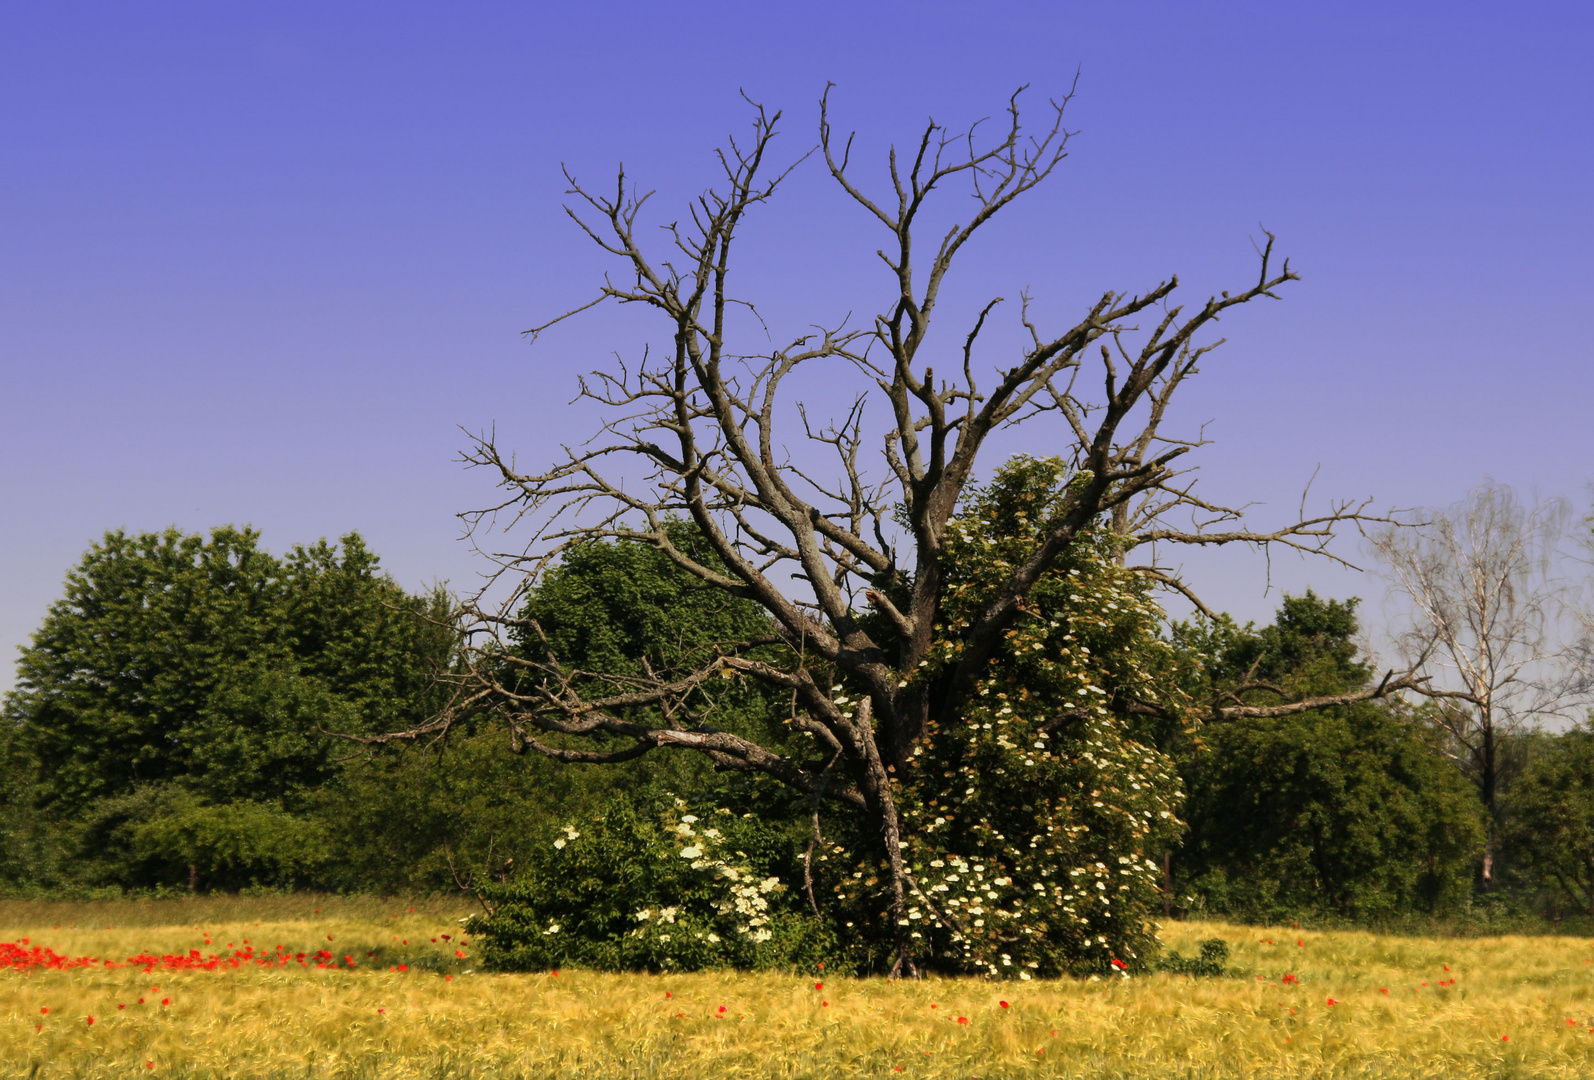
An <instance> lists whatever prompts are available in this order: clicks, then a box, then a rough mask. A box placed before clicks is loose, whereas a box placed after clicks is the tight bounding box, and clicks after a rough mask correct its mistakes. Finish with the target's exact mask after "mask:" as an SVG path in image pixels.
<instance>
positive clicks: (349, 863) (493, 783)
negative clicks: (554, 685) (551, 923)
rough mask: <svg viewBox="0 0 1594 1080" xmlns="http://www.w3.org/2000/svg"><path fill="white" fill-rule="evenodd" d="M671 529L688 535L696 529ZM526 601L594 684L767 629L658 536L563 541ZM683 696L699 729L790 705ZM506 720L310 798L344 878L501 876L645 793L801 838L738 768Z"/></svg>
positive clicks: (436, 885) (779, 729) (766, 722)
mask: <svg viewBox="0 0 1594 1080" xmlns="http://www.w3.org/2000/svg"><path fill="white" fill-rule="evenodd" d="M676 529H677V534H678V536H679V537H680V540H681V542H682V543H683V544H690V543H691V542H692V540H691V537H690V535H689V534H688V533H687V532H686V531H685V530H684V529H681V528H680V527H679V526H676ZM705 557H707V556H706V554H705ZM522 613H523V615H524V617H525V619H526V620H527V623H526V624H529V623H530V622H531V621H533V620H534V621H535V623H536V625H537V626H538V627H539V628H540V629H541V630H542V632H543V633H544V634H545V635H546V638H547V641H548V643H549V646H550V647H551V648H552V649H553V650H554V651H556V652H557V654H558V655H559V656H560V657H561V658H562V659H564V660H565V661H566V663H568V664H569V665H570V666H571V668H572V669H574V670H576V671H578V672H580V675H579V676H578V682H579V683H580V685H581V686H582V687H583V688H585V689H588V690H591V689H593V688H594V687H596V686H597V685H599V684H602V683H604V682H605V681H606V680H609V681H612V682H613V684H616V685H622V686H623V685H625V680H628V679H633V678H636V677H638V676H642V675H644V674H645V673H646V672H647V671H648V670H655V671H658V670H666V669H669V668H672V667H675V666H678V665H680V664H682V663H690V662H692V661H693V659H694V657H695V655H696V654H697V653H699V652H701V651H704V650H710V649H712V648H713V647H714V645H715V643H717V642H720V641H726V640H731V641H742V640H746V639H748V638H756V637H757V636H759V635H764V636H767V635H768V633H769V626H768V620H767V617H766V616H764V614H763V613H762V611H761V610H760V609H759V608H758V607H757V605H754V604H751V603H749V602H747V601H744V600H738V599H736V598H734V597H728V596H726V595H725V594H723V593H718V592H713V591H709V590H704V589H702V588H700V587H698V585H697V582H696V581H695V579H693V578H692V577H691V576H690V575H687V574H685V573H683V572H682V571H681V570H680V569H679V568H677V567H676V566H675V565H674V564H673V563H671V562H670V560H669V559H668V558H666V557H665V556H664V555H663V554H662V553H660V552H659V551H657V550H655V549H652V548H648V547H644V546H640V545H637V544H630V543H625V542H589V543H584V544H580V545H577V546H575V547H573V548H571V549H570V550H569V551H567V552H565V553H564V557H563V558H562V560H561V561H560V563H559V565H558V566H557V567H555V568H553V569H552V570H551V571H550V572H549V573H548V574H547V575H546V577H545V578H544V579H543V580H542V582H541V583H540V585H539V587H538V588H537V589H536V590H535V591H534V592H533V593H532V594H531V595H530V596H529V597H527V598H526V600H525V603H524V605H523V609H522ZM534 647H535V646H533V645H532V644H530V643H524V642H523V643H522V644H521V648H522V649H524V650H529V649H532V648H534ZM511 674H512V673H511ZM677 704H678V707H679V711H678V712H677V714H676V716H677V719H678V721H679V722H681V723H684V724H688V725H689V726H691V727H694V728H699V727H703V728H713V729H715V730H730V731H737V732H742V733H745V734H748V735H751V736H754V737H757V738H760V739H781V738H785V737H786V736H785V735H784V734H783V725H782V723H781V718H782V717H783V716H784V715H785V713H786V711H787V706H786V704H785V703H783V702H781V701H780V700H779V699H778V698H777V697H776V696H775V695H773V694H771V693H770V692H769V691H767V690H765V689H764V688H762V687H760V686H758V685H757V684H754V683H751V682H748V681H746V680H740V679H715V680H713V681H712V682H711V683H709V684H708V685H706V686H704V687H703V688H701V689H700V690H699V691H698V692H697V693H696V694H694V695H691V696H690V697H689V698H687V699H685V700H684V701H682V702H679V703H677ZM501 734H502V733H501V732H500V731H499V730H498V729H497V727H496V726H495V724H494V723H493V722H492V720H491V719H490V718H479V722H477V723H475V724H473V725H470V726H469V730H467V731H465V732H461V733H456V737H455V738H453V739H451V740H450V741H449V742H448V743H447V744H446V746H440V747H437V748H430V749H427V750H422V749H420V748H415V749H412V750H410V751H409V752H406V753H402V754H390V753H378V754H375V755H373V756H372V757H370V758H368V759H365V760H362V761H359V762H355V763H351V764H350V765H349V766H348V767H347V768H346V769H345V771H344V772H343V773H342V775H341V776H340V777H339V778H338V779H337V780H336V781H335V782H334V783H333V784H331V785H330V786H329V787H327V788H326V789H325V790H324V791H323V792H322V793H321V794H320V795H318V796H317V798H316V799H315V800H314V801H315V805H316V807H317V810H316V813H317V815H318V816H320V817H322V818H323V819H324V820H327V821H328V822H332V823H334V827H333V829H332V832H333V833H334V835H336V836H338V837H340V840H339V846H340V855H339V858H338V860H337V862H336V867H335V869H334V870H332V871H331V872H332V873H334V875H336V876H337V877H338V881H339V883H340V884H343V885H345V887H350V888H354V887H376V888H383V889H389V890H402V889H414V888H421V889H452V888H455V887H457V886H459V885H461V884H464V885H467V886H469V887H471V888H479V887H485V886H488V885H497V884H502V883H503V882H505V881H507V880H508V879H509V878H510V877H511V876H512V875H513V874H514V873H515V872H516V871H517V870H518V869H519V868H521V867H524V866H526V865H528V863H527V860H528V857H529V855H530V852H531V851H532V849H533V847H534V845H535V844H538V843H542V842H543V841H542V839H541V838H542V837H544V836H545V835H547V834H549V831H550V830H556V829H558V828H559V827H562V826H563V825H565V824H568V823H570V822H572V821H588V820H593V819H595V818H598V817H602V816H604V815H606V814H610V813H617V814H621V815H625V814H631V815H635V814H637V813H643V814H644V815H646V814H650V813H651V810H649V809H647V808H651V807H654V806H657V805H666V806H667V805H670V804H671V800H672V799H673V795H670V794H669V793H671V792H675V791H690V792H693V793H694V796H695V797H696V798H699V799H702V800H706V801H708V802H712V803H714V805H716V806H722V807H730V808H734V810H735V812H736V813H737V814H738V815H739V814H742V813H753V812H756V813H757V814H758V815H759V817H760V818H761V819H764V820H767V821H772V822H781V823H783V824H782V826H781V827H782V828H784V829H785V830H786V832H787V833H788V834H789V835H788V846H789V847H790V848H792V851H793V852H795V851H796V850H797V849H798V848H799V847H800V843H801V841H800V837H799V834H800V831H801V828H802V826H801V823H800V821H799V815H800V811H799V810H797V809H794V799H793V798H792V796H791V795H790V794H789V793H787V792H784V791H782V790H780V789H773V788H771V787H770V786H769V785H759V784H755V783H754V782H753V780H752V778H751V777H748V776H746V775H745V774H742V773H737V772H718V773H717V772H716V771H715V770H714V768H713V763H712V762H711V761H709V760H708V759H706V758H701V757H697V756H695V755H694V756H687V755H674V756H669V757H662V756H654V757H648V758H641V759H638V760H634V761H627V762H622V763H619V764H616V765H614V766H612V767H610V768H604V769H593V768H590V767H589V768H579V767H578V768H569V769H567V768H563V767H561V766H560V765H559V764H557V763H555V762H553V761H551V760H549V759H548V758H546V757H544V756H542V755H540V754H524V753H516V752H513V751H512V750H511V748H510V746H508V745H506V744H505V742H504V740H503V739H502V737H501ZM519 888H520V891H519V892H517V893H516V894H515V896H516V897H518V898H519V899H514V900H508V901H505V903H506V904H508V905H509V906H510V907H513V906H514V904H517V903H532V902H533V899H534V897H535V895H536V890H535V889H534V888H532V887H531V886H529V885H524V884H523V885H521V886H519ZM506 917H509V916H507V915H506Z"/></svg>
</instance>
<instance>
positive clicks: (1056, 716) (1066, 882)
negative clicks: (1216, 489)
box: [826, 458, 1183, 979]
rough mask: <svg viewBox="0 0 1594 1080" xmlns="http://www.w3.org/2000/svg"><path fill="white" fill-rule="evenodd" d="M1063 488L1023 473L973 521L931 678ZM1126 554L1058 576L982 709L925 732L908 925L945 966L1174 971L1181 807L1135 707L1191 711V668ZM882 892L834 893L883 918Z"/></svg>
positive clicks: (912, 789)
mask: <svg viewBox="0 0 1594 1080" xmlns="http://www.w3.org/2000/svg"><path fill="white" fill-rule="evenodd" d="M1063 477H1064V470H1063V467H1062V465H1061V463H1060V462H1057V461H1055V460H1052V461H1043V460H1035V459H1030V458H1018V459H1015V461H1014V462H1012V463H1010V464H1009V465H1008V466H1007V467H1005V468H1004V469H1003V470H1002V472H1001V473H999V474H998V476H997V478H996V480H995V481H994V482H993V483H992V484H991V485H990V486H989V487H987V488H985V489H983V490H982V491H981V492H979V493H978V494H977V496H976V497H975V498H974V499H973V500H971V501H970V504H969V506H968V507H967V509H966V511H965V513H963V514H962V515H961V516H960V517H959V518H958V519H957V520H956V521H955V522H954V524H953V527H952V528H951V530H950V532H949V552H948V554H949V556H950V558H949V560H948V565H949V567H950V568H951V572H950V574H949V585H950V586H951V587H950V588H949V590H948V601H947V604H946V606H945V609H944V611H943V618H944V620H945V621H946V623H947V624H948V625H947V626H946V628H945V629H946V632H944V633H942V634H940V635H938V636H939V637H940V638H941V640H942V642H943V644H942V646H941V648H940V652H939V653H938V655H937V657H936V661H934V662H932V664H930V665H927V668H926V671H925V673H924V675H923V677H924V678H927V679H931V680H934V679H936V678H938V677H942V676H943V674H944V673H945V672H947V671H949V670H950V668H951V667H952V665H954V664H955V662H956V661H957V659H958V657H959V655H960V648H961V645H960V641H961V639H962V637H963V636H964V634H963V633H962V631H964V630H965V629H966V628H967V620H968V619H970V618H972V617H974V615H975V613H976V612H977V611H979V610H980V607H981V603H980V602H981V601H982V600H984V599H988V598H989V596H990V593H991V590H993V589H995V588H998V587H1000V583H1001V582H1002V581H1003V580H1004V579H1005V578H1006V576H1007V575H1008V574H1009V573H1010V572H1011V569H1012V567H1013V565H1014V564H1015V562H1017V561H1019V560H1022V559H1025V558H1027V557H1028V556H1029V555H1030V554H1031V553H1032V552H1033V551H1034V550H1035V546H1036V544H1037V543H1038V538H1039V535H1040V534H1041V532H1042V531H1043V527H1044V526H1045V524H1046V522H1047V519H1048V517H1049V516H1050V513H1051V510H1052V506H1053V505H1054V503H1055V500H1056V498H1057V496H1058V494H1059V491H1060V490H1061V487H1060V485H1061V484H1062V482H1063ZM1111 543H1112V542H1111V540H1110V538H1109V537H1107V536H1105V535H1102V534H1099V533H1098V534H1095V535H1091V536H1088V537H1087V538H1085V539H1082V540H1081V541H1080V542H1079V543H1078V544H1076V545H1075V549H1074V550H1073V551H1070V552H1068V553H1066V554H1065V556H1064V557H1063V558H1062V559H1061V560H1060V561H1059V562H1058V563H1057V564H1056V565H1055V566H1054V568H1053V569H1052V570H1051V571H1050V572H1049V573H1047V574H1046V575H1045V576H1044V577H1043V579H1042V580H1041V581H1040V582H1039V583H1038V584H1037V585H1036V586H1035V588H1034V589H1033V591H1032V592H1031V593H1030V594H1029V596H1028V597H1027V598H1026V601H1025V608H1024V613H1023V615H1022V616H1021V617H1020V618H1019V620H1018V621H1017V622H1016V623H1015V624H1014V626H1013V628H1012V629H1011V630H1010V631H1009V632H1008V635H1007V640H1006V643H1005V646H1004V648H1003V649H1002V650H1001V652H1000V653H999V654H998V655H997V656H996V657H995V658H993V659H992V660H991V663H990V665H989V668H988V671H987V673H986V674H985V676H984V677H983V678H981V679H980V680H979V681H978V683H977V685H976V686H975V687H974V688H973V689H974V694H973V697H972V704H971V705H970V706H969V707H968V708H966V709H965V710H963V712H962V715H961V716H958V717H957V718H956V719H954V720H953V721H951V722H943V723H941V724H940V725H939V726H932V727H931V728H930V729H929V730H928V731H927V732H926V733H925V737H924V738H923V739H922V740H921V742H920V743H919V744H918V746H917V747H916V748H915V750H914V751H913V755H914V756H913V768H912V770H911V771H910V772H909V774H908V775H907V776H905V777H902V778H900V779H899V780H898V781H897V782H896V783H895V784H894V785H893V790H894V793H895V798H896V800H897V805H898V808H899V811H900V813H901V815H902V836H903V844H904V852H903V854H904V856H905V858H906V861H907V864H908V867H909V870H910V871H911V873H912V875H913V884H914V886H915V888H914V889H913V891H912V892H911V893H910V897H909V905H910V906H909V909H908V914H907V918H908V921H909V923H910V925H911V927H912V931H911V932H912V936H913V937H914V938H915V939H917V940H919V941H921V942H922V943H923V946H922V951H921V955H925V954H926V953H928V956H926V959H927V960H929V966H931V967H935V968H939V969H941V970H953V971H962V972H970V973H982V974H987V975H991V976H998V977H1009V978H1020V979H1024V978H1033V977H1036V976H1055V975H1060V974H1065V973H1074V974H1104V975H1105V974H1119V975H1127V974H1130V973H1132V972H1135V971H1141V970H1146V969H1148V967H1149V966H1150V964H1151V962H1152V961H1153V960H1154V958H1155V950H1156V939H1155V934H1154V930H1155V927H1154V926H1153V925H1152V923H1151V921H1150V920H1151V917H1152V914H1153V911H1154V909H1160V908H1161V906H1162V900H1161V892H1160V888H1159V884H1160V877H1161V873H1160V863H1161V855H1162V852H1163V851H1165V850H1166V849H1167V848H1169V847H1170V846H1171V845H1172V844H1173V843H1174V842H1175V840H1176V838H1177V836H1178V834H1179V832H1180V830H1181V829H1182V828H1183V825H1182V823H1181V822H1180V820H1179V818H1178V816H1177V815H1178V813H1179V810H1180V805H1181V802H1182V791H1181V787H1180V781H1179V777H1178V773H1177V771H1176V768H1175V765H1174V762H1173V761H1172V760H1171V759H1170V758H1168V757H1167V756H1166V755H1164V754H1162V753H1159V752H1158V751H1157V750H1155V749H1154V748H1152V747H1151V746H1149V745H1145V744H1143V743H1141V742H1138V741H1136V740H1135V739H1134V738H1133V737H1131V733H1130V730H1129V729H1128V727H1127V725H1126V722H1125V717H1124V716H1123V715H1122V709H1123V707H1124V703H1125V702H1129V701H1132V700H1139V701H1148V700H1149V701H1161V702H1165V703H1174V698H1175V696H1176V694H1177V691H1176V690H1174V689H1172V687H1173V686H1174V685H1175V684H1174V681H1173V679H1171V678H1170V677H1169V673H1170V672H1171V670H1172V665H1173V662H1174V660H1173V657H1172V653H1171V649H1170V647H1169V646H1168V644H1167V643H1166V642H1165V641H1163V640H1162V639H1161V638H1160V637H1159V634H1158V630H1159V628H1160V626H1161V625H1162V619H1163V616H1162V612H1161V611H1160V610H1159V609H1158V607H1157V606H1156V605H1155V604H1154V603H1153V602H1152V601H1151V599H1150V598H1149V597H1148V595H1147V592H1146V590H1145V588H1144V585H1143V584H1142V583H1141V581H1140V580H1138V579H1137V577H1136V575H1134V574H1133V573H1132V572H1130V571H1128V570H1126V569H1124V568H1123V567H1122V566H1120V565H1118V562H1117V561H1116V560H1115V559H1114V558H1113V549H1112V546H1111ZM933 685H934V683H933V682H932V686H933ZM827 856H828V857H827V859H826V862H827V863H836V862H844V861H845V860H846V859H847V858H848V856H847V855H845V854H843V853H839V852H827ZM881 878H883V875H881V874H878V873H876V872H874V871H872V870H871V869H870V868H869V867H868V866H865V865H861V864H860V865H858V866H857V867H856V868H854V869H852V870H851V873H850V874H845V873H844V874H843V875H842V877H841V879H840V881H839V882H837V883H836V884H834V885H832V886H830V888H829V889H828V890H827V891H830V892H831V893H832V894H833V895H834V896H835V897H836V898H837V899H838V900H840V901H842V902H844V903H849V902H850V903H854V904H865V905H867V904H868V903H869V897H870V894H871V893H874V894H875V897H876V898H875V901H874V906H878V905H879V903H880V899H879V894H878V885H877V881H878V880H879V879H881ZM871 879H874V880H871Z"/></svg>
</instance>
